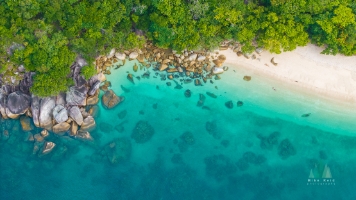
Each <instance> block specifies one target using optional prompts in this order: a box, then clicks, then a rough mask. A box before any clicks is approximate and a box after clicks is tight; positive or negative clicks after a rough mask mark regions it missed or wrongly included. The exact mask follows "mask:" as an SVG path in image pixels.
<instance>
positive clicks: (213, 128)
mask: <svg viewBox="0 0 356 200" xmlns="http://www.w3.org/2000/svg"><path fill="white" fill-rule="evenodd" d="M205 129H206V131H208V133H209V134H210V135H212V136H213V137H214V138H215V139H221V137H222V134H221V133H219V131H218V125H217V123H216V121H212V122H209V121H208V122H206V123H205Z"/></svg>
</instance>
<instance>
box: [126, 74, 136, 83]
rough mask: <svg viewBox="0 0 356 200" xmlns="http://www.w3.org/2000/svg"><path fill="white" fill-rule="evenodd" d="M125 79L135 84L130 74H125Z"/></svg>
mask: <svg viewBox="0 0 356 200" xmlns="http://www.w3.org/2000/svg"><path fill="white" fill-rule="evenodd" d="M127 79H128V80H129V81H130V82H131V83H133V84H135V82H134V80H133V75H132V74H127Z"/></svg>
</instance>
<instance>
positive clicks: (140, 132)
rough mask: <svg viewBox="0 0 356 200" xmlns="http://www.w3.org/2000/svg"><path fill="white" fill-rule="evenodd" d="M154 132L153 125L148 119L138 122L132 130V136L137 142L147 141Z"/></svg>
mask: <svg viewBox="0 0 356 200" xmlns="http://www.w3.org/2000/svg"><path fill="white" fill-rule="evenodd" d="M153 134H154V129H153V127H152V126H151V125H150V124H149V123H148V122H147V121H142V120H141V121H139V122H137V124H136V126H135V128H134V129H133V130H132V134H131V138H133V139H134V140H135V141H136V142H137V143H145V142H147V141H148V140H149V139H151V137H152V136H153Z"/></svg>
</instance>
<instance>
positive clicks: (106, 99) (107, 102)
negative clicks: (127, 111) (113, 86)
mask: <svg viewBox="0 0 356 200" xmlns="http://www.w3.org/2000/svg"><path fill="white" fill-rule="evenodd" d="M124 100H125V98H124V97H118V96H117V95H116V94H115V93H114V91H112V90H108V91H106V92H105V94H104V95H103V96H102V102H103V105H104V107H105V108H107V109H111V108H113V107H115V106H116V105H117V104H119V103H120V102H122V101H124Z"/></svg>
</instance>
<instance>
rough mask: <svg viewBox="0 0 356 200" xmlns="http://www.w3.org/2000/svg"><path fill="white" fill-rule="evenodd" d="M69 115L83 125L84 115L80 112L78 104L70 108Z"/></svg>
mask: <svg viewBox="0 0 356 200" xmlns="http://www.w3.org/2000/svg"><path fill="white" fill-rule="evenodd" d="M69 116H70V117H71V118H72V119H73V120H74V121H75V122H76V123H77V124H78V125H79V126H81V125H82V123H83V116H82V113H81V112H80V109H79V108H78V106H73V107H72V108H70V110H69Z"/></svg>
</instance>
